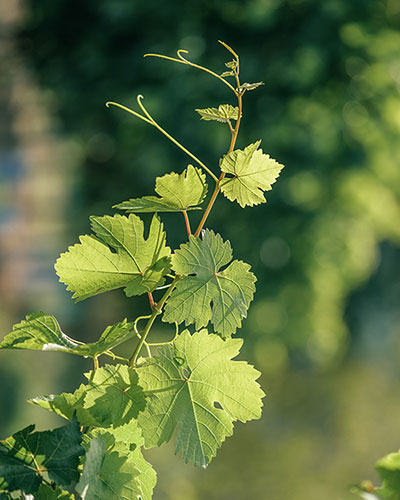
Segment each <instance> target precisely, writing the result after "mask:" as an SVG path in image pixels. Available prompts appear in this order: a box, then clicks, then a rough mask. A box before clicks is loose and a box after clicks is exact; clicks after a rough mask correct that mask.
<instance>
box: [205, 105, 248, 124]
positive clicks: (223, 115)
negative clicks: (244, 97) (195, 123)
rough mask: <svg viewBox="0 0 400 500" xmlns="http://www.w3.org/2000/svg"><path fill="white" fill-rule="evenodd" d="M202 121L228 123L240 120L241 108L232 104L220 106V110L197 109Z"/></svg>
mask: <svg viewBox="0 0 400 500" xmlns="http://www.w3.org/2000/svg"><path fill="white" fill-rule="evenodd" d="M195 111H197V112H198V113H199V115H200V116H201V119H202V120H215V121H217V122H222V123H227V122H228V121H229V120H237V119H238V118H239V108H238V107H237V106H235V107H233V106H231V105H230V104H220V105H219V106H218V108H205V109H196V110H195Z"/></svg>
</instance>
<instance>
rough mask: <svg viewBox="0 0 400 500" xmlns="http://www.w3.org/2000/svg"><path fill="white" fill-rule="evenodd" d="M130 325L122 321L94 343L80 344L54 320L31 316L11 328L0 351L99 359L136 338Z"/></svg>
mask: <svg viewBox="0 0 400 500" xmlns="http://www.w3.org/2000/svg"><path fill="white" fill-rule="evenodd" d="M135 335H136V334H135V331H134V327H133V323H128V322H127V321H126V319H125V320H123V321H121V322H120V323H116V324H114V325H111V326H108V327H107V328H106V329H105V330H104V332H103V333H102V335H101V337H100V338H99V340H97V342H92V343H88V344H83V343H81V342H77V341H76V340H73V339H71V338H70V337H68V335H66V334H65V333H64V332H63V331H62V330H61V328H60V325H59V324H58V322H57V320H56V318H55V317H54V316H51V315H49V314H45V313H43V312H38V313H32V314H28V315H27V316H26V320H23V321H21V322H20V323H18V324H17V325H14V327H13V330H12V332H10V333H9V334H7V335H6V336H5V337H4V339H3V341H2V342H1V343H0V349H32V350H39V351H63V352H67V353H70V354H76V355H79V356H85V357H87V356H91V357H94V356H99V355H100V354H102V353H104V352H106V351H109V350H110V349H113V348H114V347H116V346H117V345H119V344H122V342H125V341H126V340H128V339H130V338H131V337H133V336H135Z"/></svg>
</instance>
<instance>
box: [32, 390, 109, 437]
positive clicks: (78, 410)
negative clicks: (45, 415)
mask: <svg viewBox="0 0 400 500" xmlns="http://www.w3.org/2000/svg"><path fill="white" fill-rule="evenodd" d="M85 394H86V386H85V385H83V384H82V385H81V386H80V387H79V388H78V389H77V390H76V391H75V392H74V393H72V394H70V393H67V392H63V393H61V394H57V395H54V394H50V395H48V396H41V397H37V398H32V399H28V403H31V404H34V405H37V406H40V407H41V408H43V409H45V410H48V411H51V412H53V413H55V414H56V415H59V416H60V417H63V418H65V419H67V420H72V419H73V418H74V415H76V418H77V420H78V422H79V423H80V424H81V425H84V426H88V427H91V426H98V425H99V422H98V421H97V420H96V419H95V417H94V416H93V415H92V414H91V413H90V411H89V410H87V409H86V408H84V403H85Z"/></svg>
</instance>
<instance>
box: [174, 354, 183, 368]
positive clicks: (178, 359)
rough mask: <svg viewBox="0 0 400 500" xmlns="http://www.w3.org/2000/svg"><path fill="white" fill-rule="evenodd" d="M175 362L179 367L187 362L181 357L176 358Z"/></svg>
mask: <svg viewBox="0 0 400 500" xmlns="http://www.w3.org/2000/svg"><path fill="white" fill-rule="evenodd" d="M174 362H175V364H176V365H178V366H182V365H183V363H184V362H185V360H184V359H183V358H181V357H180V356H174Z"/></svg>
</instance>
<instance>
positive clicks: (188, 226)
mask: <svg viewBox="0 0 400 500" xmlns="http://www.w3.org/2000/svg"><path fill="white" fill-rule="evenodd" d="M182 212H183V216H184V218H185V223H186V232H187V235H188V238H189V236H190V235H191V234H192V231H191V230H190V222H189V216H188V214H187V212H186V210H183V211H182Z"/></svg>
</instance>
